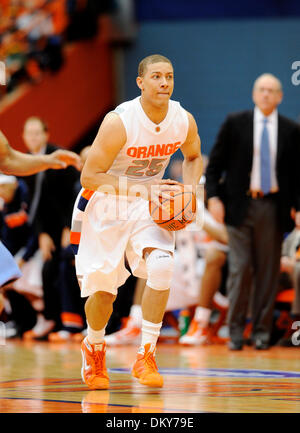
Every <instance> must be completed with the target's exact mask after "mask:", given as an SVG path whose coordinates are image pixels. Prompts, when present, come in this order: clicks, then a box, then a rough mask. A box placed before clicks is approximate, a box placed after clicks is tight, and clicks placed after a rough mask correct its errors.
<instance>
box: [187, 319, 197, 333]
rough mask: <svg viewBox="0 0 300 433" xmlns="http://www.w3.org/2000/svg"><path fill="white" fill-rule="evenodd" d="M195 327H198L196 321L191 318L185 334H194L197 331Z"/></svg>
mask: <svg viewBox="0 0 300 433" xmlns="http://www.w3.org/2000/svg"><path fill="white" fill-rule="evenodd" d="M197 329H198V323H197V322H196V320H192V322H191V325H190V327H189V330H188V332H187V335H191V334H194V333H195V332H196V331H197Z"/></svg>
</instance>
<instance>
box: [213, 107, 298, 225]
mask: <svg viewBox="0 0 300 433" xmlns="http://www.w3.org/2000/svg"><path fill="white" fill-rule="evenodd" d="M253 115H254V111H253V110H251V111H243V112H240V113H235V114H231V115H229V116H228V117H227V119H226V120H225V122H224V123H223V125H222V126H221V129H220V131H219V134H218V136H217V139H216V142H215V144H214V146H213V149H212V151H211V155H210V160H209V164H208V167H207V171H206V189H207V198H210V197H214V196H218V197H220V198H221V200H222V201H223V202H224V204H225V210H226V216H225V222H226V223H227V224H229V225H233V226H238V225H240V224H241V223H242V222H243V220H244V218H245V216H246V212H247V207H248V204H249V201H250V197H249V195H247V192H248V191H249V187H250V175H251V169H252V158H253ZM299 163H300V127H299V125H297V124H296V123H295V122H293V121H291V120H289V119H287V118H286V117H283V116H281V115H278V138H277V159H276V176H277V180H278V186H279V194H278V197H277V209H278V212H277V214H278V218H279V221H280V224H281V228H282V230H283V231H290V230H292V228H293V226H294V222H293V221H292V219H291V217H290V210H291V207H294V208H295V209H296V210H300V170H299Z"/></svg>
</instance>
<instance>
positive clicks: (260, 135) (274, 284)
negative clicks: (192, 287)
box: [206, 74, 300, 350]
mask: <svg viewBox="0 0 300 433" xmlns="http://www.w3.org/2000/svg"><path fill="white" fill-rule="evenodd" d="M252 96H253V101H254V103H255V108H254V110H252V111H244V112H241V113H237V114H232V115H229V116H228V117H227V119H226V121H225V122H224V124H223V125H222V127H221V129H220V131H219V134H218V137H217V140H216V143H215V145H214V147H213V149H212V152H211V155H210V161H209V165H208V167H207V171H206V186H207V198H208V208H209V210H210V212H211V213H212V214H213V216H214V217H215V218H216V219H217V220H219V221H221V222H222V221H223V220H224V218H225V222H226V224H227V228H228V233H229V249H230V253H229V277H228V294H229V300H230V308H229V312H228V324H229V334H230V339H231V341H230V343H229V348H230V349H231V350H241V349H242V347H243V331H244V327H245V321H246V316H247V309H248V300H249V297H250V291H251V290H252V293H251V307H252V308H251V316H252V339H253V342H254V345H255V348H256V349H267V348H268V347H269V342H270V333H271V327H272V315H273V307H274V302H275V297H276V293H277V288H278V275H279V269H280V266H279V265H280V253H281V242H282V236H283V233H284V232H286V231H290V230H291V229H292V228H293V225H294V224H295V223H296V226H298V227H300V170H299V161H300V129H299V126H298V125H297V124H296V123H294V122H292V121H291V120H289V119H287V118H285V117H283V116H281V115H279V114H278V112H277V106H278V105H279V104H280V103H281V101H282V97H283V93H282V88H281V83H280V81H279V80H278V79H277V78H276V77H274V76H273V75H271V74H263V75H261V76H260V77H258V78H257V80H256V81H255V83H254V86H253V94H252ZM292 209H293V210H294V215H295V217H294V218H295V221H293V220H292V219H291V210H292ZM252 281H253V287H251V285H252Z"/></svg>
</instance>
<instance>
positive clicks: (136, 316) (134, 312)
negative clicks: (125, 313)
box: [129, 305, 143, 328]
mask: <svg viewBox="0 0 300 433" xmlns="http://www.w3.org/2000/svg"><path fill="white" fill-rule="evenodd" d="M129 316H130V319H131V320H132V321H133V322H134V324H135V326H136V327H137V328H141V327H142V320H143V314H142V307H141V305H132V306H131V308H130V313H129Z"/></svg>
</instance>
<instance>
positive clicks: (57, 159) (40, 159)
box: [0, 131, 81, 287]
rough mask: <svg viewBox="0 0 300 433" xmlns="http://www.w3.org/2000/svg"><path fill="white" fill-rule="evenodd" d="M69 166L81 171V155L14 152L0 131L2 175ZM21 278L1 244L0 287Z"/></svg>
mask: <svg viewBox="0 0 300 433" xmlns="http://www.w3.org/2000/svg"><path fill="white" fill-rule="evenodd" d="M68 165H74V166H75V167H76V168H77V169H78V170H80V168H81V160H80V157H79V155H76V153H73V152H70V151H68V150H57V151H55V152H53V153H51V154H50V155H27V154H25V153H22V152H18V151H16V150H14V149H13V148H12V147H11V146H10V145H9V143H8V141H7V139H6V137H5V136H4V134H3V133H2V132H1V131H0V171H1V172H2V173H4V174H14V175H16V176H29V175H31V174H35V173H37V172H39V171H43V170H47V169H49V168H52V169H61V168H66V167H67V166H68ZM20 276H21V272H20V270H19V268H18V266H17V265H16V263H15V261H14V259H13V257H12V255H11V254H10V252H9V251H8V250H7V249H6V248H5V247H4V245H3V244H2V243H1V242H0V287H1V286H4V285H6V284H7V283H8V282H11V281H13V280H16V279H17V278H19V277H20Z"/></svg>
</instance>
